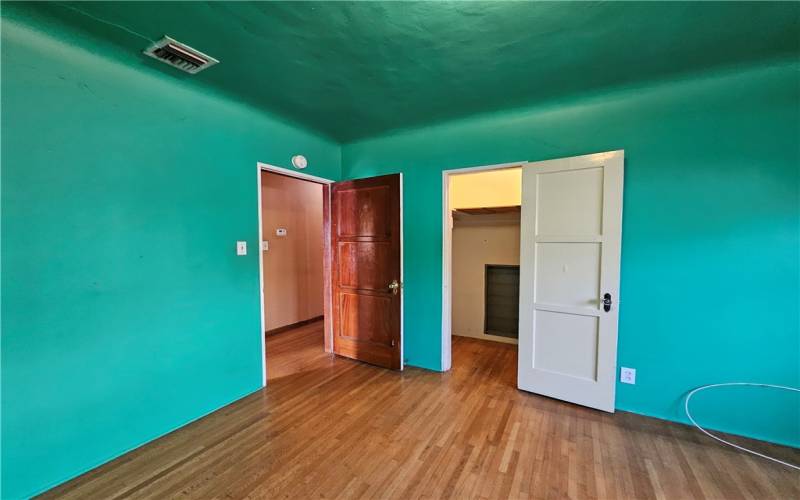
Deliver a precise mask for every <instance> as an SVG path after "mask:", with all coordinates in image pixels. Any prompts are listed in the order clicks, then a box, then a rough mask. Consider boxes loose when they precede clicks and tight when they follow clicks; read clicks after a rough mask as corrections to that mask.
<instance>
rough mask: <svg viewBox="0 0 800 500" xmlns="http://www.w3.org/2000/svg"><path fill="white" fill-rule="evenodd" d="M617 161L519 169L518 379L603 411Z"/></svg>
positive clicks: (605, 156)
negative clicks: (605, 303) (606, 302)
mask: <svg viewBox="0 0 800 500" xmlns="http://www.w3.org/2000/svg"><path fill="white" fill-rule="evenodd" d="M623 162H624V160H623V152H622V151H614V152H611V153H601V154H596V155H587V156H578V157H573V158H565V159H561V160H551V161H544V162H537V163H529V164H527V165H525V166H524V167H523V170H522V220H521V238H520V242H521V248H520V330H519V367H518V368H519V370H518V386H519V388H520V389H524V390H527V391H531V392H536V393H539V394H544V395H546V396H550V397H554V398H558V399H563V400H565V401H571V402H574V403H578V404H582V405H585V406H590V407H593V408H598V409H602V410H605V411H614V392H615V386H616V384H615V379H616V358H617V324H618V314H619V312H618V306H617V304H618V303H619V262H620V244H621V222H622V180H623ZM605 294H609V296H610V298H611V301H612V304H611V307H610V309H609V310H608V311H605V309H604V307H603V297H604V295H605Z"/></svg>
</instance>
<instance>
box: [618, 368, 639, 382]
mask: <svg viewBox="0 0 800 500" xmlns="http://www.w3.org/2000/svg"><path fill="white" fill-rule="evenodd" d="M619 381H620V382H622V383H623V384H636V369H635V368H626V367H624V366H623V367H622V368H620V369H619Z"/></svg>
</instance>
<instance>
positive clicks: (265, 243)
mask: <svg viewBox="0 0 800 500" xmlns="http://www.w3.org/2000/svg"><path fill="white" fill-rule="evenodd" d="M261 250H262V251H264V252H266V251H267V250H269V241H267V240H264V241H262V242H261Z"/></svg>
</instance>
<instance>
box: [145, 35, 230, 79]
mask: <svg viewBox="0 0 800 500" xmlns="http://www.w3.org/2000/svg"><path fill="white" fill-rule="evenodd" d="M144 53H145V54H147V55H148V56H150V57H152V58H154V59H158V60H159V61H163V62H165V63H167V64H169V65H170V66H175V67H176V68H178V69H180V70H183V71H185V72H187V73H191V74H195V73H199V72H201V71H203V70H204V69H206V68H208V67H209V66H213V65H215V64H217V63H218V62H219V61H217V60H216V59H214V58H213V57H211V56H207V55H205V54H203V53H202V52H200V51H199V50H195V49H193V48H191V47H189V46H188V45H184V44H182V43H181V42H179V41H177V40H173V39H172V38H170V37H168V36H165V37H164V38H162V39H161V40H159V41H157V42H155V43H154V44H153V45H151V46H149V47H148V48H147V49H146V50H145V51H144Z"/></svg>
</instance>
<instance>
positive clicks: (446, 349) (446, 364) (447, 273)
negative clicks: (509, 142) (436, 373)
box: [442, 160, 528, 372]
mask: <svg viewBox="0 0 800 500" xmlns="http://www.w3.org/2000/svg"><path fill="white" fill-rule="evenodd" d="M526 163H528V161H527V160H523V161H515V162H510V163H497V164H494V165H484V166H479V167H462V168H453V169H448V170H442V371H443V372H446V371H449V370H450V368H451V367H452V365H453V355H452V350H453V338H452V337H453V331H452V330H453V325H452V314H453V300H452V299H453V294H452V281H453V273H452V269H451V264H452V254H453V224H452V223H453V219H452V217H451V215H450V210H449V207H450V193H449V191H450V176H451V175H459V174H469V173H476V172H486V171H489V170H503V169H506V168H517V167H521V166H522V165H524V164H526Z"/></svg>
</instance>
